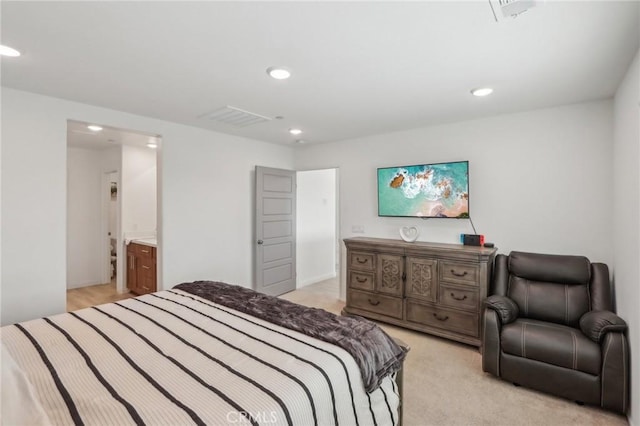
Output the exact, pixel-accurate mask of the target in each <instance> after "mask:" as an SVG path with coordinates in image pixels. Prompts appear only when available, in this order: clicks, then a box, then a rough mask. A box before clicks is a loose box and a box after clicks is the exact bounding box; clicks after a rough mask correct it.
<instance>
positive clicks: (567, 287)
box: [482, 251, 630, 414]
mask: <svg viewBox="0 0 640 426" xmlns="http://www.w3.org/2000/svg"><path fill="white" fill-rule="evenodd" d="M494 272H495V273H494V277H493V284H492V286H491V291H492V295H491V296H490V297H488V298H487V299H486V300H485V301H484V307H485V309H484V310H485V312H484V324H483V325H484V327H483V329H484V331H483V337H482V340H483V345H482V346H483V352H482V369H483V370H484V371H486V372H488V373H491V374H493V375H494V376H497V377H501V378H502V379H504V380H508V381H510V382H513V383H518V384H520V385H523V386H527V387H530V388H533V389H536V390H539V391H542V392H548V393H550V394H554V395H558V396H561V397H563V398H567V399H570V400H573V401H580V402H583V403H586V404H593V405H597V406H600V407H602V408H606V409H609V410H613V411H617V412H619V413H622V414H624V413H626V412H627V409H628V404H629V362H630V361H629V343H628V342H627V336H626V335H625V333H626V331H627V324H626V323H625V321H624V320H623V319H622V318H620V317H618V316H617V315H616V314H615V311H614V310H613V304H612V302H611V283H610V281H609V268H608V267H607V265H605V264H604V263H591V262H590V261H589V259H587V258H586V257H583V256H566V255H550V254H538V253H524V252H516V251H512V252H511V253H510V254H509V256H505V255H503V254H500V255H498V256H497V257H496V260H495V271H494Z"/></svg>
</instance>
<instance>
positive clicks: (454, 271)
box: [451, 269, 467, 277]
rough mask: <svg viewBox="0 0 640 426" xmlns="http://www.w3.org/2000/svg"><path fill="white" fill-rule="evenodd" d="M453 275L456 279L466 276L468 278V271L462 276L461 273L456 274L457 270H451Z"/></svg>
mask: <svg viewBox="0 0 640 426" xmlns="http://www.w3.org/2000/svg"><path fill="white" fill-rule="evenodd" d="M451 273H452V274H453V275H455V276H456V277H464V276H466V275H467V271H464V272H463V273H461V274H460V273H458V272H456V270H455V269H452V270H451Z"/></svg>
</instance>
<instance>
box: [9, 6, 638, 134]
mask: <svg viewBox="0 0 640 426" xmlns="http://www.w3.org/2000/svg"><path fill="white" fill-rule="evenodd" d="M1 20H2V22H1V24H2V33H1V36H2V44H6V45H10V46H12V47H14V48H17V49H19V50H21V51H22V52H23V56H21V57H20V58H3V59H2V74H1V76H2V84H3V86H8V87H13V88H16V89H21V90H26V91H31V92H36V93H42V94H45V95H50V96H54V97H59V98H65V99H70V100H74V101H78V102H84V103H89V104H93V105H99V106H104V107H108V108H112V109H116V110H121V111H127V112H131V113H136V114H140V115H145V116H150V117H156V118H160V119H163V120H168V121H173V122H178V123H183V124H187V125H193V126H198V127H203V128H208V129H212V130H216V131H220V132H225V133H230V134H235V135H240V136H245V137H250V138H255V139H260V140H266V141H271V142H275V143H285V144H290V143H293V141H294V140H295V139H296V138H302V139H305V140H307V141H308V142H309V143H318V142H328V141H338V140H343V139H350V138H357V137H362V136H366V135H371V134H378V133H385V132H390V131H395V130H401V129H408V128H415V127H422V126H427V125H432V124H436V123H444V122H452V121H460V120H467V119H473V118H479V117H484V116H490V115H496V114H502V113H508V112H515V111H524V110H531V109H536V108H543V107H548V106H552V105H560V104H568V103H574V102H582V101H588V100H595V99H603V98H608V97H611V96H612V95H613V94H614V92H615V89H616V88H617V86H618V84H619V82H620V80H621V78H622V76H623V75H624V73H625V71H626V70H627V68H628V66H629V64H630V62H631V60H632V59H633V56H634V55H635V53H636V52H637V50H638V46H639V40H640V3H639V2H637V1H626V2H616V1H566V2H561V1H554V0H547V1H546V3H545V4H544V5H543V6H540V7H537V8H534V9H532V10H530V11H528V12H526V13H524V14H523V15H521V16H519V17H518V18H516V19H511V20H506V21H503V22H499V23H497V22H495V20H494V17H493V13H492V11H491V8H490V6H489V2H488V1H471V2H454V1H440V2H436V1H429V2H398V1H394V2H362V1H361V2H302V1H289V2H269V1H259V2H237V1H236V2H233V1H229V2H154V1H143V2H55V1H46V2H11V1H9V2H8V1H3V2H2V16H1ZM273 65H284V66H286V67H288V68H289V69H290V70H291V71H292V73H293V75H292V77H291V78H290V79H289V80H286V81H277V80H273V79H271V78H270V77H269V76H268V75H267V74H266V71H265V70H266V69H267V68H268V67H270V66H273ZM480 86H491V87H493V88H494V89H495V93H494V94H493V95H491V96H489V97H487V98H475V97H473V96H471V95H470V94H469V91H470V90H471V89H472V88H476V87H480ZM225 105H231V106H234V107H238V108H242V109H244V110H248V111H251V112H254V113H257V114H260V115H264V116H268V117H275V116H283V117H284V118H283V119H280V120H275V119H274V120H271V121H269V122H265V123H260V124H255V125H252V126H248V127H244V128H236V127H233V126H230V125H227V124H218V123H215V122H213V121H211V120H208V119H206V118H199V117H200V116H202V115H203V114H206V113H209V112H212V111H214V110H216V109H219V108H221V107H224V106H225ZM69 118H74V117H69ZM291 127H300V128H301V129H303V130H304V133H303V135H301V136H299V137H294V136H291V135H289V134H288V132H287V130H288V129H289V128H291Z"/></svg>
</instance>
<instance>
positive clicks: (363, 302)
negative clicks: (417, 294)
mask: <svg viewBox="0 0 640 426" xmlns="http://www.w3.org/2000/svg"><path fill="white" fill-rule="evenodd" d="M347 299H348V301H349V306H350V307H353V308H358V309H363V310H365V311H369V312H375V313H377V314H381V315H386V316H389V317H394V318H398V319H402V299H401V298H399V297H390V296H382V295H380V294H376V293H369V292H366V291H359V290H349V291H348V294H347Z"/></svg>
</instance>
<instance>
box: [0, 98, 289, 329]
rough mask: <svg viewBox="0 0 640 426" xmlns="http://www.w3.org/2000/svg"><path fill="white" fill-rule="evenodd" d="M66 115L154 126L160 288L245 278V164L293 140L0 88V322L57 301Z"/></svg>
mask: <svg viewBox="0 0 640 426" xmlns="http://www.w3.org/2000/svg"><path fill="white" fill-rule="evenodd" d="M67 119H74V120H78V121H85V122H92V123H100V124H104V125H109V126H113V127H117V128H122V129H130V130H134V131H135V130H138V131H142V132H148V133H153V134H160V135H162V150H161V151H160V152H161V153H162V154H161V161H160V164H161V170H160V179H161V182H162V194H161V210H162V223H161V224H160V225H159V229H158V234H159V235H158V237H159V242H160V244H161V245H163V247H162V248H163V249H162V250H160V253H161V259H160V264H161V265H162V270H161V271H160V275H161V276H162V277H163V279H164V282H163V283H160V285H161V288H169V287H172V286H173V285H174V284H177V283H180V282H183V281H188V280H193V279H213V280H226V281H229V282H235V283H238V284H242V285H247V286H249V285H250V284H251V283H252V282H253V279H252V278H253V276H252V272H251V271H252V270H253V251H254V247H255V244H254V241H253V240H254V238H253V227H254V224H253V216H254V214H253V211H254V201H253V192H254V191H253V189H254V175H253V170H254V167H255V165H257V164H258V165H263V166H268V167H279V168H289V169H291V168H293V152H292V148H290V147H288V146H278V145H273V144H269V143H265V142H260V141H255V140H250V139H245V138H240V137H234V136H229V135H223V134H220V133H216V132H211V131H206V130H203V129H197V128H193V127H188V126H183V125H179V124H175V123H170V122H166V121H161V120H156V119H151V118H146V117H141V116H137V115H133V114H127V113H124V112H120V111H114V110H109V109H105V108H99V107H94V106H91V105H86V104H80V103H77V102H70V101H66V100H62V99H56V98H50V97H46V96H41V95H36V94H32V93H28V92H23V91H18V90H14V89H7V88H2V150H3V152H2V168H1V173H2V177H1V178H0V181H1V182H2V194H1V196H2V201H1V206H2V212H1V215H2V247H3V250H2V282H1V288H2V306H1V309H2V313H1V320H2V324H8V323H12V322H16V321H22V320H27V319H31V318H36V317H40V316H44V315H50V314H55V313H60V312H63V311H64V310H65V305H66V297H65V296H66V294H65V290H66V228H67V227H66V214H67V209H66V173H67V170H66V167H67V160H66V122H67ZM43 206H46V208H43ZM26 253H28V256H27V255H25V254H26ZM34 259H37V261H38V267H37V268H36V267H34V266H33V262H34Z"/></svg>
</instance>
